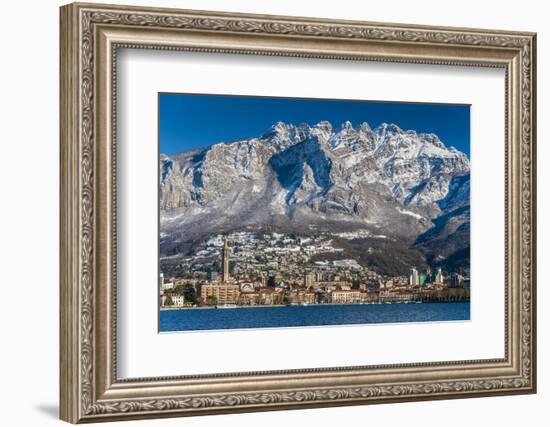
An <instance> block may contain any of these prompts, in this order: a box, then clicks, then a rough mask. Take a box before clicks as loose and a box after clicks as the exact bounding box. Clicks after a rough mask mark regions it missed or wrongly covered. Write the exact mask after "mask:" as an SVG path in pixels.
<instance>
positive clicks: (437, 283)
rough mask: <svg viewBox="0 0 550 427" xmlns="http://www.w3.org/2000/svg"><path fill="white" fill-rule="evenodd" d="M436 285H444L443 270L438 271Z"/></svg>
mask: <svg viewBox="0 0 550 427" xmlns="http://www.w3.org/2000/svg"><path fill="white" fill-rule="evenodd" d="M435 284H436V285H443V273H442V272H441V268H440V269H438V270H437V273H436V275H435Z"/></svg>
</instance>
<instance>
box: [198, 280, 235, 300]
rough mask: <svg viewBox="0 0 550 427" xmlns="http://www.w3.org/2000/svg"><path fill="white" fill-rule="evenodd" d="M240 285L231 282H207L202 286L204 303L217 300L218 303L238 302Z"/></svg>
mask: <svg viewBox="0 0 550 427" xmlns="http://www.w3.org/2000/svg"><path fill="white" fill-rule="evenodd" d="M239 293H240V292H239V285H236V284H229V283H216V284H213V283H212V284H210V283H206V284H204V285H202V286H201V298H202V301H203V303H204V304H209V301H212V300H215V302H216V304H222V305H226V304H237V300H238V299H239Z"/></svg>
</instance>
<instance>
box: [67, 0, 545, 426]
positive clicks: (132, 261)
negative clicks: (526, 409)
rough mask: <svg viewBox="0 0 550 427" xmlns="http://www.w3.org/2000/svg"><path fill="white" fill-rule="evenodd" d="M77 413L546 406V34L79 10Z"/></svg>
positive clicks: (73, 12)
mask: <svg viewBox="0 0 550 427" xmlns="http://www.w3.org/2000/svg"><path fill="white" fill-rule="evenodd" d="M60 51H61V85H60V87H61V94H60V96H61V98H60V99H61V112H60V122H61V125H60V133H61V166H62V169H61V238H60V242H61V248H60V251H61V284H60V286H61V304H60V306H61V313H60V316H61V320H60V324H61V335H60V336H61V349H60V350H61V351H60V364H61V365H60V372H61V378H60V382H61V418H62V419H63V420H66V421H69V422H72V423H78V422H91V421H108V420H119V419H120V420H122V419H130V418H154V417H168V416H189V415H201V414H216V413H227V412H244V411H260V410H262V411H263V410H281V409H297V408H308V407H320V406H331V405H355V404H369V403H384V402H400V401H411V400H430V399H443V398H462V397H478V396H487V395H496V394H520V393H534V392H535V391H536V334H535V332H536V331H535V326H536V319H535V315H536V310H535V309H536V304H535V302H536V301H535V294H536V287H535V278H536V274H535V272H536V257H535V235H536V233H535V231H536V218H535V215H536V205H535V202H536V199H535V197H536V182H535V176H536V173H535V166H536V164H535V154H536V152H535V136H536V134H535V132H536V129H535V121H536V120H535V105H536V103H535V92H536V91H535V83H536V76H535V71H536V62H535V59H536V54H535V53H536V46H535V34H533V33H519V32H509V31H495V30H479V29H462V28H460V29H459V28H438V27H423V26H412V25H402V24H381V23H369V22H354V21H331V20H323V19H314V18H296V17H281V16H263V15H243V14H230V13H218V12H204V11H189V10H174V9H157V8H141V7H127V6H110V5H93V4H71V5H67V6H63V7H62V8H61V49H60Z"/></svg>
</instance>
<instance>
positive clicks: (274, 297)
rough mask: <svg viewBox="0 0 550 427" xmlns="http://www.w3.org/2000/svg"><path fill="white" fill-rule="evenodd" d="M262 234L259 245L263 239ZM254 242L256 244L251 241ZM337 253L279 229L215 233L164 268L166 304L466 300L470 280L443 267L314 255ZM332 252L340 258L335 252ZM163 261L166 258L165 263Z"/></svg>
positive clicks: (225, 305)
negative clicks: (174, 266)
mask: <svg viewBox="0 0 550 427" xmlns="http://www.w3.org/2000/svg"><path fill="white" fill-rule="evenodd" d="M259 240H261V241H262V242H263V246H262V247H261V251H259V250H258V249H259V247H258V244H257V242H258V241H259ZM254 241H256V244H255V245H253V246H251V242H254ZM319 252H320V253H329V254H335V253H336V254H337V253H338V248H334V247H332V246H331V245H330V241H316V239H315V238H313V237H306V238H299V237H296V236H287V235H284V234H281V233H279V234H278V233H271V234H266V235H262V236H260V237H258V236H257V235H255V236H252V235H251V233H247V232H241V233H233V234H231V235H230V236H222V235H217V236H215V237H213V238H211V239H210V240H209V241H208V242H207V245H206V246H205V248H204V249H202V250H201V251H199V253H197V254H195V255H194V256H191V257H187V258H186V259H184V260H183V261H182V262H181V263H180V265H179V267H181V269H180V270H176V271H177V273H176V274H172V275H170V277H165V276H164V274H163V272H162V271H161V272H160V283H159V291H160V298H159V303H160V307H161V309H183V308H230V307H256V306H285V305H315V304H383V303H422V302H467V301H469V300H470V279H469V277H468V276H467V275H463V274H459V273H458V272H452V271H445V270H443V269H441V268H437V269H431V268H426V269H423V270H422V271H421V269H417V268H416V267H415V266H410V274H409V275H408V276H387V275H381V274H379V273H377V272H375V271H373V270H371V269H369V268H368V267H367V266H364V265H360V264H359V263H357V261H355V260H353V259H332V260H317V261H313V262H312V261H311V258H312V256H313V255H315V254H317V253H319ZM333 258H334V257H333ZM161 265H162V263H161Z"/></svg>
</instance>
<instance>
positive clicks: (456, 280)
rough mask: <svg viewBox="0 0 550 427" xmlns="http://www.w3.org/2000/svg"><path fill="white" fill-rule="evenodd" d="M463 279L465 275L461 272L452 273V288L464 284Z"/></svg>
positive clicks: (450, 284)
mask: <svg viewBox="0 0 550 427" xmlns="http://www.w3.org/2000/svg"><path fill="white" fill-rule="evenodd" d="M463 280H464V277H462V276H461V275H460V274H458V273H453V274H451V280H450V283H449V286H450V287H451V288H458V287H459V286H461V285H462V281H463Z"/></svg>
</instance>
